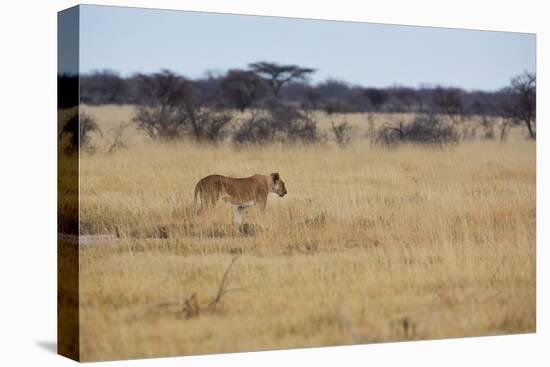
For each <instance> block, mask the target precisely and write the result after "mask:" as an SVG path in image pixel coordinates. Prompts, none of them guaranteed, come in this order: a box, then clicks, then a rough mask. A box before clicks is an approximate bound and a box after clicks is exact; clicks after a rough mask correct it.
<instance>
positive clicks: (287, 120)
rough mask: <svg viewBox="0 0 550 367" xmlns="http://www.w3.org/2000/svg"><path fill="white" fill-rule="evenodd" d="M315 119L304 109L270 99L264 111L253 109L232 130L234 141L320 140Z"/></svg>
mask: <svg viewBox="0 0 550 367" xmlns="http://www.w3.org/2000/svg"><path fill="white" fill-rule="evenodd" d="M319 138H320V137H319V134H318V131H317V121H316V120H314V119H313V117H312V116H311V114H310V113H309V112H308V111H307V110H300V109H298V108H297V107H294V106H291V105H286V104H282V103H280V102H278V101H270V102H269V103H268V104H267V106H266V110H265V111H264V112H257V111H256V112H255V113H253V114H252V116H251V117H250V118H249V119H247V120H245V121H244V122H243V123H242V124H241V126H240V127H239V128H238V129H237V130H236V131H235V133H234V135H233V140H234V141H235V142H236V143H239V144H242V143H270V142H274V141H300V142H304V143H314V142H317V141H318V140H319Z"/></svg>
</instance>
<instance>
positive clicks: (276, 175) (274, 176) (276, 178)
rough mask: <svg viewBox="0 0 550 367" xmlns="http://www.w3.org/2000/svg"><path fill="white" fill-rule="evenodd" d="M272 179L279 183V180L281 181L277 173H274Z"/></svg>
mask: <svg viewBox="0 0 550 367" xmlns="http://www.w3.org/2000/svg"><path fill="white" fill-rule="evenodd" d="M271 179H272V180H273V181H278V180H279V174H278V173H277V172H275V173H272V174H271Z"/></svg>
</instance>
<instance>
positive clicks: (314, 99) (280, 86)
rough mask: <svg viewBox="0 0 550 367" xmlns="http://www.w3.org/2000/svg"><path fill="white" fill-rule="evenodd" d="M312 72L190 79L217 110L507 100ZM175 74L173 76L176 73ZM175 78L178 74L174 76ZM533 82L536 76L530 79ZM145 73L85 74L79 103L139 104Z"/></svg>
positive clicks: (406, 107) (488, 108)
mask: <svg viewBox="0 0 550 367" xmlns="http://www.w3.org/2000/svg"><path fill="white" fill-rule="evenodd" d="M313 72H315V70H314V69H310V68H302V67H299V66H295V65H278V64H274V63H267V62H258V63H253V64H250V65H249V68H248V69H231V70H228V71H227V72H226V73H225V74H224V75H213V74H210V75H208V76H207V77H205V78H201V79H195V80H190V79H186V82H187V84H189V85H192V87H193V88H194V90H195V98H196V103H198V104H199V105H201V106H205V107H206V106H207V107H216V108H236V109H238V110H240V111H244V110H246V109H248V108H253V107H263V106H265V104H266V103H269V100H270V99H279V100H283V101H286V102H288V103H291V104H293V105H295V106H297V107H301V108H308V109H315V110H324V111H325V112H327V113H329V114H332V113H347V112H434V113H446V114H461V115H462V114H470V115H472V114H475V115H486V116H497V115H501V114H502V113H503V111H502V106H503V105H506V104H507V103H506V101H507V100H509V97H510V95H509V88H503V89H501V90H498V91H493V92H486V91H465V90H463V89H460V88H454V87H442V86H428V85H426V86H421V87H419V88H411V87H404V86H392V87H387V88H364V87H361V86H356V85H351V84H349V83H346V82H343V81H338V80H327V81H325V82H322V83H318V84H316V85H311V84H310V83H308V81H307V76H308V75H310V74H312V73H313ZM172 74H173V73H172ZM174 75H175V74H174ZM532 77H533V78H534V76H532ZM142 80H143V74H135V75H132V76H129V77H122V76H120V75H119V74H118V73H116V72H114V71H109V70H102V71H96V72H93V73H88V74H84V75H82V76H81V79H80V87H81V89H80V100H81V102H83V103H87V104H95V105H98V104H138V103H140V101H141V100H142V98H141V96H140V82H141V81H142Z"/></svg>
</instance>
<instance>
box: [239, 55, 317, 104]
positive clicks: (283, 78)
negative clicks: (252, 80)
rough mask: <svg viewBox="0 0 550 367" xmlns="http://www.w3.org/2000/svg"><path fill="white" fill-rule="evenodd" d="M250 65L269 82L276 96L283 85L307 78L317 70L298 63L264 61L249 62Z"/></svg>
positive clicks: (277, 96)
mask: <svg viewBox="0 0 550 367" xmlns="http://www.w3.org/2000/svg"><path fill="white" fill-rule="evenodd" d="M248 67H249V68H250V70H251V71H253V72H254V73H256V74H257V75H258V76H260V77H262V78H264V79H265V80H266V81H267V82H268V84H269V86H270V88H271V90H272V91H273V94H274V95H275V97H276V98H279V92H280V91H281V88H282V86H283V85H285V84H286V83H289V82H291V81H294V80H305V79H306V78H307V76H308V75H309V74H311V73H313V72H315V69H311V68H302V67H300V66H297V65H280V64H276V63H270V62H263V61H262V62H255V63H252V64H249V65H248Z"/></svg>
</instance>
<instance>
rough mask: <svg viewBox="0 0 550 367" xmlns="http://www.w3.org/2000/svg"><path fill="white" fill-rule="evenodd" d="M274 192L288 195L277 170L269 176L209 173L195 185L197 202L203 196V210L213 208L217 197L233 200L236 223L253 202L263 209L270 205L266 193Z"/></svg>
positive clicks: (228, 201)
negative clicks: (228, 175) (243, 176)
mask: <svg viewBox="0 0 550 367" xmlns="http://www.w3.org/2000/svg"><path fill="white" fill-rule="evenodd" d="M270 192H274V193H276V194H277V195H279V196H280V197H283V196H285V195H286V193H287V191H286V187H285V183H284V182H283V180H281V177H280V176H279V174H278V173H272V174H271V175H270V176H265V175H254V176H250V177H246V178H233V177H225V176H221V175H210V176H206V177H204V178H202V179H200V180H199V182H198V183H197V185H196V186H195V194H194V199H195V206H198V200H197V199H199V198H200V203H201V210H202V209H205V208H206V209H209V208H213V207H214V206H215V205H216V204H217V202H218V201H220V199H221V200H223V201H224V202H225V203H228V204H231V205H233V207H234V210H235V218H234V219H235V223H236V224H241V219H242V212H243V210H244V209H246V208H249V207H251V206H258V207H259V208H260V209H261V210H262V211H263V210H265V207H266V205H267V195H268V194H269V193H270Z"/></svg>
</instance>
